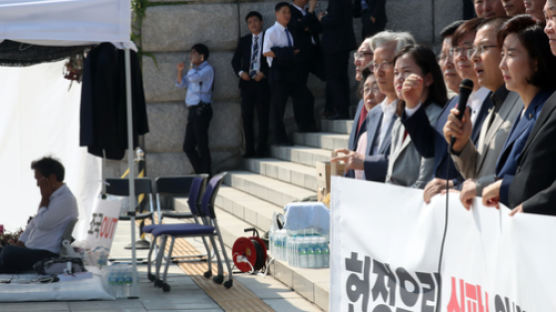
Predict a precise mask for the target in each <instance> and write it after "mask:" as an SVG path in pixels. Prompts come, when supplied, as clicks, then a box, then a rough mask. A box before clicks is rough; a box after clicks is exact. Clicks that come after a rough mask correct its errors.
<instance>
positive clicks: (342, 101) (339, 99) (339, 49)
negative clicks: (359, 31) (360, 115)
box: [319, 0, 356, 119]
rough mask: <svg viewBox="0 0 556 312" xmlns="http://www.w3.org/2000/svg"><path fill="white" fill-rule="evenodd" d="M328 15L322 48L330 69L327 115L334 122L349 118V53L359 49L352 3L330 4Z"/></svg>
mask: <svg viewBox="0 0 556 312" xmlns="http://www.w3.org/2000/svg"><path fill="white" fill-rule="evenodd" d="M327 12H328V13H327V14H326V15H324V16H323V15H320V16H319V17H320V18H321V24H322V27H323V33H322V48H323V54H324V67H325V69H326V108H325V113H327V114H329V115H331V114H330V113H332V112H333V111H334V115H333V116H332V118H333V119H339V118H348V108H349V104H350V103H349V99H350V92H349V78H348V73H347V72H348V61H349V53H350V51H351V50H354V49H355V48H356V46H355V35H354V33H353V16H352V15H353V7H352V3H351V1H346V0H329V1H328V11H327Z"/></svg>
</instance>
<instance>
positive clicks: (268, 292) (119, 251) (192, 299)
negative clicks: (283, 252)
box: [0, 222, 321, 312]
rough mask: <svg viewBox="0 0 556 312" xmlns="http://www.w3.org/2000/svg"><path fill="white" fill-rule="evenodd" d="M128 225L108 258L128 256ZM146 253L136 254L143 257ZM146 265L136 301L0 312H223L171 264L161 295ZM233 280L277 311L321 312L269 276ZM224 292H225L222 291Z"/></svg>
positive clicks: (11, 306) (28, 305) (35, 305)
mask: <svg viewBox="0 0 556 312" xmlns="http://www.w3.org/2000/svg"><path fill="white" fill-rule="evenodd" d="M129 233H130V226H129V222H122V223H121V224H119V226H118V230H117V233H116V237H115V240H114V244H113V247H112V252H111V256H112V257H121V256H126V257H127V256H129V255H130V254H131V252H130V251H129V250H125V249H124V248H123V247H124V246H125V245H127V244H129V241H130V240H129V239H130V236H129ZM146 254H147V253H146V251H141V250H140V251H138V256H139V257H145V256H146ZM146 271H147V268H146V265H138V272H139V277H140V282H139V291H140V298H139V299H118V300H114V301H73V302H25V303H1V304H0V311H1V312H11V311H26V312H27V311H28V312H33V311H40V312H44V311H103V312H116V311H118V312H120V311H122V312H125V311H130V312H142V311H151V312H164V311H172V312H179V311H199V312H209V311H210V312H213V311H223V310H222V309H221V308H220V307H219V306H218V305H217V304H216V303H215V302H214V301H213V300H212V299H211V298H210V297H209V296H208V295H207V294H206V293H205V292H204V291H203V290H202V289H200V288H199V287H198V286H197V285H196V284H195V283H194V282H193V280H192V279H191V278H190V277H188V276H187V275H185V274H184V273H183V272H182V271H181V270H180V269H179V268H178V267H177V266H175V265H171V266H170V269H169V278H168V283H169V284H170V285H171V287H172V289H171V291H170V292H168V293H164V292H163V291H162V290H161V289H159V288H155V287H154V286H153V285H152V283H151V282H149V281H148V279H147V277H146ZM234 278H235V279H236V281H239V282H240V283H243V284H244V285H245V286H246V287H247V288H249V289H250V290H251V291H253V292H254V293H255V294H256V295H257V296H258V297H259V298H261V299H263V301H264V302H266V303H267V304H268V305H269V306H271V307H272V308H273V309H274V310H276V311H279V312H298V311H321V310H320V309H319V308H318V307H317V306H316V305H314V304H312V303H310V302H309V301H307V300H305V299H304V298H303V297H301V296H299V295H298V294H297V293H295V292H293V291H291V290H290V289H289V288H287V287H285V286H284V285H283V284H282V283H280V282H278V281H276V280H274V279H273V278H272V277H270V276H266V277H265V276H253V275H245V274H242V275H235V276H234ZM223 291H225V289H224V288H223Z"/></svg>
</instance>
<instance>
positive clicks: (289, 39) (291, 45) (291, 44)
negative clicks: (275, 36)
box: [284, 28, 293, 48]
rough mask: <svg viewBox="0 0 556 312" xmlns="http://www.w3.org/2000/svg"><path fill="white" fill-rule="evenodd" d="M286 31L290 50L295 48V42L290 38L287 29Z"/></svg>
mask: <svg viewBox="0 0 556 312" xmlns="http://www.w3.org/2000/svg"><path fill="white" fill-rule="evenodd" d="M284 31H285V32H286V38H288V48H291V47H293V42H292V39H291V37H290V31H289V30H288V29H287V28H286V29H284Z"/></svg>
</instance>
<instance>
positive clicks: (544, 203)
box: [508, 93, 556, 215]
mask: <svg viewBox="0 0 556 312" xmlns="http://www.w3.org/2000/svg"><path fill="white" fill-rule="evenodd" d="M555 136H556V93H552V95H551V96H550V97H549V98H548V100H546V102H545V104H544V107H543V108H542V111H541V113H540V115H539V117H538V118H537V121H536V122H535V126H534V127H533V129H532V130H531V133H530V134H529V137H528V139H527V142H526V143H525V146H524V147H523V151H522V152H521V156H520V157H519V162H518V167H517V169H516V172H515V175H514V179H513V181H512V182H511V184H510V188H509V192H508V199H509V205H510V207H515V206H517V205H520V204H523V211H525V212H530V213H540V214H549V215H556V209H555V208H556V207H555V206H554V203H555V202H556V166H554V155H556V144H554V137H555Z"/></svg>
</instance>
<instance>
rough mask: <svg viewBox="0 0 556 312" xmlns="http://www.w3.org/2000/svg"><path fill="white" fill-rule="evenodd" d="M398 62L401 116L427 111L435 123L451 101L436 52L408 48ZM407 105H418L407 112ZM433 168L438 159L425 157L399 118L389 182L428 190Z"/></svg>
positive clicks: (391, 148)
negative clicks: (443, 108) (427, 185)
mask: <svg viewBox="0 0 556 312" xmlns="http://www.w3.org/2000/svg"><path fill="white" fill-rule="evenodd" d="M394 62H395V63H394V87H395V88H396V95H397V96H398V98H399V99H400V101H399V102H398V110H397V114H398V116H402V114H407V115H408V116H410V115H411V114H413V113H414V112H416V111H417V110H418V109H424V110H425V113H426V114H427V117H428V118H429V122H430V123H431V124H434V123H435V121H436V119H437V118H438V116H439V114H440V111H441V108H442V106H443V105H444V104H445V103H446V101H447V91H446V85H445V84H444V80H443V79H442V71H441V70H440V66H439V65H438V62H437V60H436V56H435V55H434V52H433V51H432V50H431V49H429V48H427V47H423V46H419V45H417V46H412V47H408V48H405V49H403V50H402V51H401V52H400V53H398V55H397V56H396V58H395V59H394ZM406 103H411V104H417V103H418V104H417V106H416V107H415V108H414V109H406V108H405V104H406ZM408 106H410V107H414V105H408ZM433 169H434V158H423V157H421V155H420V154H419V152H418V151H417V149H416V148H415V146H414V145H413V142H412V141H411V137H410V136H409V135H408V133H407V131H405V128H404V126H403V124H402V122H401V121H400V118H398V119H396V122H395V123H394V126H393V128H392V143H391V147H390V157H389V160H388V170H387V173H386V183H391V184H397V185H402V186H409V187H415V188H424V187H425V185H426V184H427V182H429V181H430V180H431V179H432V178H433V174H434V172H433Z"/></svg>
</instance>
